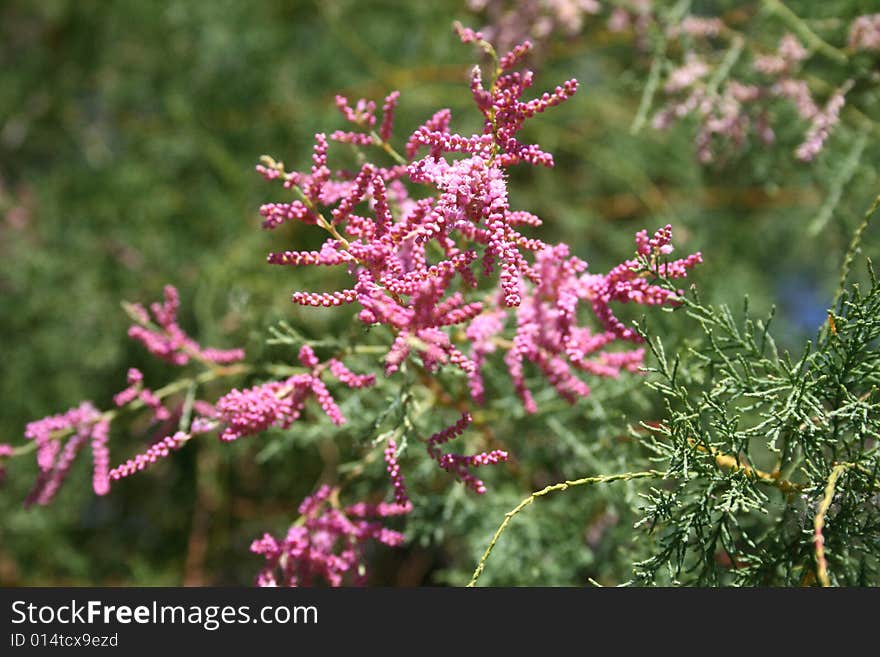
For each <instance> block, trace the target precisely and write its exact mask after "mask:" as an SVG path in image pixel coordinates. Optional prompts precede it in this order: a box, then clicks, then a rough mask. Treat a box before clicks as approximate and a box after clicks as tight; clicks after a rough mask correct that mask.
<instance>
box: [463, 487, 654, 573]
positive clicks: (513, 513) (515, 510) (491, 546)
mask: <svg viewBox="0 0 880 657" xmlns="http://www.w3.org/2000/svg"><path fill="white" fill-rule="evenodd" d="M664 474H665V473H663V472H660V471H658V470H645V471H644V472H623V473H620V474H613V475H598V476H595V477H584V478H583V479H574V480H569V481H562V482H560V483H558V484H553V485H551V486H547V487H545V488H542V489H541V490H539V491H535V492H534V493H532V494H531V495H529V496H528V497H527V498H525V499H524V500H523V501H522V502H520V503H519V504H517V505H516V506H515V507H514V508H513V509H511V510H510V511H508V512H507V513H506V514H505V515H504V520H503V521H502V522H501V524H500V525H499V526H498V529H497V530H496V531H495V535H494V536H492V540H491V542H490V543H489V547H487V548H486V551H485V552H483V556H482V557H480V562H479V563H478V564H477V567H476V569H475V570H474V574H473V575H472V576H471V581H470V582H468V587H474V586H476V584H477V580H478V579H480V575H482V574H483V570H484V569H485V568H486V560H487V559H488V558H489V555H490V554H492V550H494V549H495V544H496V543H497V542H498V539H499V538H501V534H503V533H504V530H505V529H507V526H508V525H509V524H510V521H511V520H513V517H514V516H516V515H517V514H518V513H519V512H520V511H522V510H523V509H525V508H526V507H527V506H529V505H530V504H531V503H532V502H534V501H535V500H536V499H538V498H539V497H543V496H544V495H548V494H550V493H553V492H555V491H563V490H567V489H569V488H573V487H575V486H586V485H589V484H606V483H610V482H612V481H629V480H631V479H646V478H649V477H651V478H653V477H662V476H664Z"/></svg>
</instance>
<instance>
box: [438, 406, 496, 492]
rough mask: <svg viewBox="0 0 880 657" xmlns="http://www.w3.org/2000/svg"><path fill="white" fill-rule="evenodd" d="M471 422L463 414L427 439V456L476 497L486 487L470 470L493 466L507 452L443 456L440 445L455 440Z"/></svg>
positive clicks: (468, 415) (465, 414) (468, 414)
mask: <svg viewBox="0 0 880 657" xmlns="http://www.w3.org/2000/svg"><path fill="white" fill-rule="evenodd" d="M471 422H473V418H472V417H471V414H470V413H463V414H462V416H461V417H460V418H459V419H458V421H457V422H456V423H455V424H453V425H452V426H449V427H446V428H445V429H443V430H442V431H438V432H437V433H435V434H434V435H433V436H431V437H430V438H428V455H429V456H430V457H431V458H432V459H434V460H435V461H436V462H437V464H438V465H439V466H440V467H441V468H443V469H444V470H446V471H447V472H451V473H452V474H454V475H455V476H456V477H457V478H458V480H459V481H461V482H462V483H463V484H464V485H465V486H467V487H468V488H470V489H471V490H472V491H474V492H475V493H477V494H478V495H482V494H483V493H485V492H486V486H485V485H484V484H483V482H482V481H480V480H479V479H477V478H476V477H475V476H474V475H473V474H471V472H470V468H478V467H480V466H484V465H495V464H497V463H501V462H503V461H506V460H507V456H508V454H507V452H505V451H503V450H500V449H493V450H492V451H491V452H480V453H479V454H472V455H470V456H465V455H462V454H444V453H443V452H442V451H440V445H443V444H444V443H447V442H449V441H450V440H452V439H453V438H457V437H458V436H460V435H461V434H462V433H464V430H465V429H466V428H467V427H468V426H469V425H470V424H471Z"/></svg>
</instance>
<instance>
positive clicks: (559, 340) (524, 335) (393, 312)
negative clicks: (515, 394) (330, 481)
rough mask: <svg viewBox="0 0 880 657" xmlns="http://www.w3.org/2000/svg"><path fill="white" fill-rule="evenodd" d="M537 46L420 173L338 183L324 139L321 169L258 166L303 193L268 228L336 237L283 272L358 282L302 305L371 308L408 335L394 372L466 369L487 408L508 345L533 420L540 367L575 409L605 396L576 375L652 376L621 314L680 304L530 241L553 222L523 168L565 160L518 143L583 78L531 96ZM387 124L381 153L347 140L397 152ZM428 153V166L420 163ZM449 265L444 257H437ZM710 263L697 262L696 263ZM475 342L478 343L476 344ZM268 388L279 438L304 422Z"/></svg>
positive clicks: (370, 167)
mask: <svg viewBox="0 0 880 657" xmlns="http://www.w3.org/2000/svg"><path fill="white" fill-rule="evenodd" d="M457 30H458V32H459V36H460V37H461V39H462V41H464V42H477V43H479V44H481V45H482V46H483V47H484V48H486V49H488V45H487V44H485V43H484V42H483V41H482V39H483V35H482V34H481V33H479V32H475V31H473V30H470V29H468V28H464V27H461V26H457ZM530 47H531V44H530V43H529V42H525V43H522V44H520V45H518V46H516V47H514V48H513V49H512V50H511V51H510V52H509V53H507V54H506V55H503V56H501V57H500V58H499V59H498V73H497V77H495V78H494V79H493V80H492V82H491V84H489V85H488V86H487V85H486V84H484V81H483V79H482V72H481V70H480V68H479V67H477V68H475V69H474V70H473V72H472V75H471V85H470V86H471V92H472V94H473V97H474V101H475V103H476V105H477V107H478V109H479V110H480V112H481V113H482V115H483V130H482V132H481V133H480V134H474V135H469V136H466V135H461V134H457V133H454V132H452V131H451V130H450V122H451V113H450V112H449V110H441V111H439V112H436V113H435V114H434V115H433V116H432V117H431V118H430V119H429V120H428V121H427V122H426V123H425V124H423V125H422V126H420V127H419V128H418V129H416V130H415V131H414V132H413V133H412V134H411V135H410V137H409V138H408V140H407V142H406V148H405V153H406V158H403V156H399V157H400V159H401V160H403V161H405V162H406V164H405V165H403V164H397V165H395V166H391V167H382V166H379V165H377V164H373V163H371V162H367V163H365V164H363V165H362V167H361V169H360V170H359V172H357V173H354V172H339V173H338V174H337V175H335V176H334V174H333V173H332V172H331V169H330V167H329V166H328V160H327V157H328V152H327V140H326V138H325V137H324V136H323V135H322V134H318V135H316V139H315V147H314V154H313V158H312V164H313V166H312V168H311V171H310V172H287V171H285V170H284V169H283V167H282V166H281V165H280V164H278V163H276V162H275V161H274V160H272V159H270V158H265V160H264V164H262V165H260V166H258V167H257V169H258V171H259V172H261V173H262V174H263V175H264V176H265V177H267V178H268V179H272V180H274V179H279V180H281V181H283V183H284V186H285V187H287V188H289V189H293V190H294V191H296V192H297V193H298V195H299V198H298V199H296V200H293V201H291V202H290V203H274V204H271V205H269V206H264V207H263V211H262V212H263V214H264V216H266V217H267V220H268V219H269V218H272V217H276V218H278V217H283V219H277V220H275V219H273V220H271V221H268V223H267V224H264V225H268V227H274V226H277V225H279V223H281V221H287V220H291V219H296V220H301V221H304V222H305V223H308V224H315V225H318V226H320V227H322V228H323V229H324V230H325V231H327V232H329V233H330V238H329V239H327V241H325V242H324V244H323V246H322V247H321V248H320V250H318V251H285V252H281V253H272V254H270V255H269V258H268V260H269V262H270V263H273V264H293V265H316V266H333V265H344V266H346V267H347V268H348V271H349V272H350V274H351V275H352V277H353V278H354V280H355V282H354V285H353V286H352V287H351V288H349V289H345V290H340V291H335V292H296V293H294V295H293V301H294V302H295V303H297V304H303V305H311V306H323V307H329V306H339V305H344V304H352V303H356V304H358V305H359V306H360V311H359V313H358V317H359V318H360V320H361V321H362V322H363V323H365V324H368V325H374V324H381V325H384V326H386V327H388V328H389V329H391V331H392V333H393V334H394V339H393V341H392V344H391V345H390V348H389V352H388V354H387V355H386V357H385V372H386V374H387V375H390V374H393V373H394V372H396V371H397V370H398V369H399V368H400V366H401V365H402V363H403V362H404V361H405V360H406V359H407V358H409V357H410V356H413V355H415V356H417V357H418V358H419V359H420V361H421V364H422V366H423V367H425V369H427V370H428V371H434V370H436V369H437V368H438V367H440V366H443V365H447V364H448V365H452V366H455V367H457V368H458V369H460V370H461V371H462V372H463V373H464V374H465V375H466V376H467V377H468V379H469V381H470V388H471V392H472V396H473V398H474V399H475V400H476V401H477V402H482V401H483V398H484V385H483V377H482V368H483V366H484V364H485V363H486V361H487V358H488V356H489V354H492V353H494V352H495V351H497V350H498V346H499V345H506V346H507V351H508V353H507V356H506V358H505V361H506V363H507V365H508V369H509V371H510V373H511V376H512V378H513V381H514V385H515V386H516V387H517V389H518V390H519V391H520V394H521V396H522V397H523V400H524V403H525V405H526V408H527V409H528V410H529V411H533V410H535V409H534V402H533V401H531V397H530V395H528V394H527V391H525V384H524V376H525V375H524V367H523V365H524V363H525V362H526V361H528V362H531V363H534V364H535V365H536V366H537V367H538V369H539V370H541V371H542V372H543V373H544V375H545V376H546V377H547V378H548V380H550V381H551V382H552V384H553V385H554V386H555V387H556V389H557V390H559V391H560V393H561V394H562V396H563V397H565V398H566V399H569V400H571V401H574V400H575V399H576V398H577V397H580V396H585V395H586V394H588V393H589V388H588V386H587V385H586V384H585V383H583V382H582V381H580V380H579V379H578V378H577V376H576V375H575V374H574V373H573V372H572V371H571V370H572V368H573V369H575V370H579V371H582V372H586V373H590V374H598V375H601V376H616V375H617V373H618V372H619V370H620V369H622V368H625V369H628V370H634V369H636V368H637V366H638V364H639V362H640V361H641V351H638V350H636V351H633V352H623V353H616V354H615V353H605V352H602V350H603V349H604V348H605V347H606V346H608V345H609V344H610V343H611V342H613V341H615V340H623V341H633V337H634V334H632V332H631V331H629V330H626V329H623V328H621V327H620V326H618V324H619V322H618V323H617V324H615V323H614V322H613V321H612V320H613V318H614V315H613V313H611V311H610V310H609V306H608V304H609V303H611V302H615V301H627V302H634V303H644V304H655V303H666V302H667V299H666V298H665V297H662V295H657V294H654V295H652V294H648V293H646V291H645V290H644V289H643V288H642V287H639V285H638V284H637V283H636V282H635V279H637V278H638V276H635V277H634V276H624V275H623V274H621V273H620V271H618V270H615V272H614V273H613V274H612V278H611V279H607V280H606V278H604V277H601V276H589V275H587V274H585V273H584V271H585V269H586V263H584V262H583V261H581V260H579V259H578V258H574V257H571V256H570V254H569V253H568V247H567V246H566V245H557V246H551V245H548V244H546V243H544V242H543V241H541V240H539V239H536V238H533V237H529V236H527V235H526V234H525V232H524V230H525V229H531V228H535V227H537V226H540V224H541V220H540V219H539V218H538V217H536V216H535V215H533V214H531V213H529V212H525V211H522V210H514V209H512V208H511V207H510V204H509V200H508V190H507V173H506V170H507V169H508V168H509V167H510V166H512V165H514V164H517V163H520V162H525V163H529V164H541V165H544V166H552V165H553V157H552V155H551V154H549V153H547V152H545V151H543V150H542V149H540V148H539V147H538V146H537V145H534V144H526V143H523V142H521V141H520V140H519V138H518V133H519V132H520V130H521V128H522V127H523V125H524V123H525V122H526V121H527V120H528V119H530V118H532V117H534V116H535V115H536V114H538V113H541V112H543V111H545V110H546V109H549V108H551V107H554V106H556V105H558V104H560V103H562V102H564V101H565V100H567V99H568V98H570V97H571V95H572V94H574V93H575V91H576V89H577V82H576V81H575V80H569V81H567V82H565V83H564V84H563V85H560V86H558V87H556V88H555V89H554V90H552V91H550V92H546V93H544V94H542V95H540V96H538V97H536V98H534V99H531V100H524V99H523V96H524V94H525V92H526V91H527V90H528V89H529V88H531V86H532V84H533V75H532V72H531V71H528V70H522V71H519V70H514V69H515V68H516V67H517V65H518V64H519V62H520V61H521V60H522V58H523V57H524V56H525V55H526V54H527V53H528V51H529V49H530ZM397 98H398V95H397V93H396V92H395V93H394V94H392V95H390V96H389V97H388V99H386V102H385V107H386V112H387V111H388V109H387V108H391V107H393V104H394V103H396V102H397ZM391 99H393V102H392V100H391ZM337 105H338V106H339V108H340V110H341V111H342V114H343V115H344V117H345V118H346V119H347V120H349V121H350V122H352V123H353V124H354V125H355V128H357V129H361V130H369V129H371V128H372V126H374V125H375V124H376V123H377V119H376V117H375V114H374V112H375V109H376V104H375V103H372V102H369V101H366V100H361V101H358V102H357V103H356V104H355V106H354V107H351V106H350V105H349V103H348V100H347V99H345V98H338V99H337ZM382 126H383V131H382V136H379V137H378V139H379V141H377V135H376V134H375V133H372V132H371V133H369V134H367V133H364V132H359V133H346V134H348V135H349V136H348V137H346V141H348V142H350V143H358V144H367V143H368V141H367V140H366V139H364V140H359V139H355V138H354V137H352V136H351V134H365V135H367V136H369V137H370V140H371V141H369V143H370V144H372V145H374V146H381V147H382V148H383V150H391V151H392V152H393V147H392V146H391V144H390V142H389V141H388V140H389V139H390V137H391V128H392V121H391V119H389V118H388V116H387V114H386V116H385V117H383V120H382ZM336 136H337V137H338V134H336ZM423 148H426V149H427V151H428V154H427V156H425V157H419V151H420V150H421V149H423ZM407 183H410V184H416V185H427V186H428V187H429V188H430V189H431V190H432V191H433V195H431V196H428V197H423V198H419V199H418V200H416V199H415V198H413V197H411V196H410V195H409V191H408V188H407ZM322 207H327V208H329V212H324V211H322ZM361 208H363V210H361ZM325 214H326V215H327V216H325ZM328 217H329V218H328ZM670 248H671V247H670ZM433 254H440V256H439V258H438V259H436V260H434V261H432V260H431V258H432V256H433ZM433 257H437V256H433ZM478 261H479V263H480V268H479V270H478V271H474V269H473V267H472V266H473V265H474V264H475V263H476V262H478ZM698 261H699V255H698V254H697V255H696V256H693V259H692V260H691V261H689V264H688V267H689V266H692V265H693V264H696V263H697V262H698ZM626 266H628V265H626ZM496 270H498V272H499V273H498V277H497V279H496V280H497V290H496V291H493V292H490V293H489V294H488V295H486V294H481V295H479V296H476V295H475V294H474V293H473V292H472V291H473V289H474V288H476V287H478V285H479V278H480V277H481V276H482V278H489V279H490V280H491V279H492V277H493V276H494V275H495V272H496ZM603 285H604V286H605V287H603ZM627 285H628V286H629V287H626V286H627ZM469 292H470V294H469ZM579 301H583V302H585V303H586V304H588V305H589V306H591V307H592V308H593V310H594V311H595V313H596V314H597V316H598V319H599V321H600V322H601V323H602V324H603V325H605V330H604V331H603V332H600V333H598V334H595V335H594V334H593V333H592V331H591V330H590V329H589V328H588V327H585V326H579V325H578V317H577V314H578V313H577V307H576V306H577V304H578V302H579ZM511 309H514V310H513V311H511ZM511 312H513V313H514V314H515V316H516V320H517V332H516V335H515V337H514V340H513V346H510V345H509V344H508V343H509V341H505V340H504V339H503V338H501V337H499V333H500V332H502V331H503V330H504V329H505V325H506V322H507V317H508V315H509V314H511ZM615 321H616V320H615ZM462 340H464V341H470V342H471V346H470V347H469V348H468V347H466V346H463V345H461V344H460V342H461V341H462ZM600 352H601V353H600ZM279 385H280V384H279ZM293 385H294V382H288V383H287V386H288V387H290V386H293ZM252 392H253V394H254V395H258V396H260V397H261V399H262V400H263V401H262V402H261V403H260V404H257V406H258V407H259V408H261V409H262V412H261V413H258V414H259V415H260V417H261V420H260V421H255V424H254V426H255V427H265V426H269V425H271V424H272V422H274V419H273V418H276V417H281V418H289V417H290V416H291V413H295V412H296V411H295V408H294V409H292V410H291V409H288V408H286V407H284V404H287V403H288V402H287V401H279V395H278V388H277V386H275V387H273V388H271V389H269V388H266V389H261V390H260V391H256V390H255V391H252ZM282 397H283V396H282ZM284 399H285V400H286V397H284ZM294 406H295V404H294ZM285 421H287V420H285V419H282V422H285Z"/></svg>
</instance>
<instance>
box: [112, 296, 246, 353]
mask: <svg viewBox="0 0 880 657" xmlns="http://www.w3.org/2000/svg"><path fill="white" fill-rule="evenodd" d="M179 307H180V297H179V296H178V294H177V288H175V287H173V286H171V285H166V286H165V299H164V301H163V303H161V304H160V303H153V304H151V305H150V310H151V311H152V313H153V319H155V323H154V322H153V321H152V320H151V319H150V314H149V313H148V312H147V310H146V308H144V307H143V306H142V305H140V304H132V305H130V306H129V309H130V312H131V314H132V316H133V317H134V319H135V320H136V321H137V324H134V325H133V326H131V327H130V328H129V329H128V335H129V337H131V338H134V339H135V340H138V341H140V342H141V343H143V345H144V346H145V347H146V348H147V350H148V351H149V352H150V353H151V354H153V355H154V356H156V357H157V358H161V359H162V360H165V361H168V362H169V363H172V364H174V365H186V364H187V363H188V362H189V361H190V359H191V358H196V359H199V360H203V361H207V362H211V363H219V364H226V363H234V362H236V361H240V360H242V359H244V351H243V350H242V349H227V350H223V349H212V348H203V347H201V346H199V344H198V343H197V342H196V341H195V340H193V339H192V338H191V337H189V336H188V335H187V334H186V333H185V332H184V330H183V329H182V328H180V326H179V325H178V323H177V310H178V308H179Z"/></svg>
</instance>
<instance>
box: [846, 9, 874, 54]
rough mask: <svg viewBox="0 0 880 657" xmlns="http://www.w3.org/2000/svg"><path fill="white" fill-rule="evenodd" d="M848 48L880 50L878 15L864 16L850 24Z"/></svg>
mask: <svg viewBox="0 0 880 657" xmlns="http://www.w3.org/2000/svg"><path fill="white" fill-rule="evenodd" d="M849 47H850V48H852V49H853V50H880V14H865V15H864V16H859V17H858V18H856V19H855V20H854V21H853V22H852V25H850V27H849Z"/></svg>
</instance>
